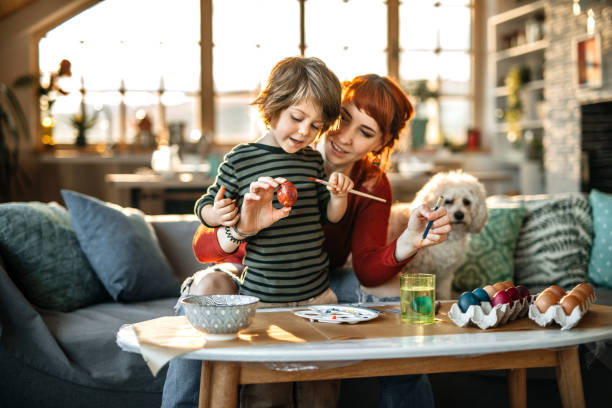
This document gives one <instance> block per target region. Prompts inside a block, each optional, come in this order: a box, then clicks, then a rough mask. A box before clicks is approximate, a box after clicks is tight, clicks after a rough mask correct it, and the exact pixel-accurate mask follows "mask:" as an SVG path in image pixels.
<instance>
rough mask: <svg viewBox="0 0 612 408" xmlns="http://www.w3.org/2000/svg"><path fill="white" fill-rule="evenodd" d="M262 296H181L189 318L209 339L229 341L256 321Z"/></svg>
mask: <svg viewBox="0 0 612 408" xmlns="http://www.w3.org/2000/svg"><path fill="white" fill-rule="evenodd" d="M258 302H259V298H257V297H255V296H245V295H204V296H188V297H185V298H183V299H181V304H182V305H183V310H184V311H185V316H187V320H189V322H190V323H191V324H192V326H193V327H195V328H196V329H198V330H200V331H202V332H204V333H205V334H206V338H207V339H208V340H229V339H232V338H234V337H236V335H237V333H238V331H240V330H242V329H244V328H245V327H248V326H249V325H250V324H251V322H252V321H253V316H254V315H255V311H256V310H257V303H258Z"/></svg>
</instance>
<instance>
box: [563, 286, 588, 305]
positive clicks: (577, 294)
mask: <svg viewBox="0 0 612 408" xmlns="http://www.w3.org/2000/svg"><path fill="white" fill-rule="evenodd" d="M569 295H572V296H575V297H577V298H578V300H580V305H581V306H582V308H583V309H584V308H585V307H586V306H587V304H588V301H587V298H586V297H585V296H584V294H583V293H582V292H580V291H579V290H576V288H574V289H572V290H570V291H569V292H567V295H565V296H569Z"/></svg>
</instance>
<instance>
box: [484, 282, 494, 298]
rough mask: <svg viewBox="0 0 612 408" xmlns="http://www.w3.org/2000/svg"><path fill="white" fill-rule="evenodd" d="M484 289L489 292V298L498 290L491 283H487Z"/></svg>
mask: <svg viewBox="0 0 612 408" xmlns="http://www.w3.org/2000/svg"><path fill="white" fill-rule="evenodd" d="M482 289H484V291H485V292H487V295H489V299H491V298H492V297H493V295H494V294H495V293H496V292H497V291H496V290H495V289H494V288H493V286H491V285H487V286H485V287H484V288H482Z"/></svg>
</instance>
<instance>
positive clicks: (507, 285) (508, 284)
mask: <svg viewBox="0 0 612 408" xmlns="http://www.w3.org/2000/svg"><path fill="white" fill-rule="evenodd" d="M502 283H503V284H504V286H506V288H513V287H514V283H512V282H510V281H505V282H502Z"/></svg>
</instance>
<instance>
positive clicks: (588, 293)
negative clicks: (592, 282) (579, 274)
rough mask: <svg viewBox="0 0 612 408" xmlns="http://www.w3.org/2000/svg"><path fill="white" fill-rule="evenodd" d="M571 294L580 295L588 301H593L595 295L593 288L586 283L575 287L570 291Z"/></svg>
mask: <svg viewBox="0 0 612 408" xmlns="http://www.w3.org/2000/svg"><path fill="white" fill-rule="evenodd" d="M572 292H579V293H582V297H583V298H584V299H585V300H588V301H593V295H594V294H595V292H594V291H593V288H591V287H590V286H589V285H588V284H586V283H581V284H580V285H578V286H576V287H575V288H574V289H572Z"/></svg>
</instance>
